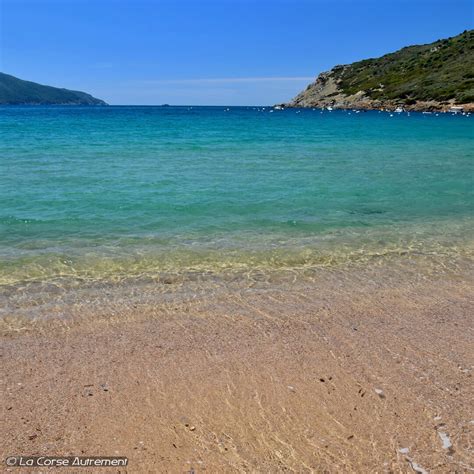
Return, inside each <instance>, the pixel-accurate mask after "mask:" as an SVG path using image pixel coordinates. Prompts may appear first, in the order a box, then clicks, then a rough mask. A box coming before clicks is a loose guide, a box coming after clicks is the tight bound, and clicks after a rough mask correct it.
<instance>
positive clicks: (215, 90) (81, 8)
mask: <svg viewBox="0 0 474 474" xmlns="http://www.w3.org/2000/svg"><path fill="white" fill-rule="evenodd" d="M473 8H474V0H332V1H331V0H89V1H88V0H25V1H24V0H0V70H1V71H2V72H6V73H9V74H13V75H15V76H18V77H20V78H22V79H29V80H32V81H36V82H40V83H43V84H49V85H54V86H60V87H67V88H70V89H79V90H84V91H86V92H89V93H91V94H93V95H95V96H97V97H100V98H101V99H104V100H106V101H107V102H109V103H111V104H162V103H170V104H209V105H252V104H262V105H263V104H273V103H277V102H283V101H286V100H288V99H290V98H291V97H293V96H294V95H296V93H297V92H299V91H300V90H301V89H302V88H304V87H305V86H306V84H307V83H308V82H310V81H311V80H312V79H313V78H314V76H316V75H317V74H318V73H319V72H321V71H324V70H327V69H330V68H331V67H332V66H334V65H336V64H343V63H349V62H352V61H355V60H358V59H363V58H367V57H375V56H380V55H382V54H384V53H387V52H390V51H394V50H396V49H399V48H400V47H403V46H406V45H410V44H418V43H428V42H431V41H434V40H436V39H438V38H443V37H448V36H453V35H455V34H458V33H460V32H461V31H463V30H465V29H472V28H473V23H474V11H473Z"/></svg>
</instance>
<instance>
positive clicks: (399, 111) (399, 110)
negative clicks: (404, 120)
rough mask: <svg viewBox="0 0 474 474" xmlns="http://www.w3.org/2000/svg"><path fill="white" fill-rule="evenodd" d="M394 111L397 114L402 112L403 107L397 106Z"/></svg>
mask: <svg viewBox="0 0 474 474" xmlns="http://www.w3.org/2000/svg"><path fill="white" fill-rule="evenodd" d="M395 112H396V113H397V114H401V113H402V112H404V110H403V107H397V108H396V109H395Z"/></svg>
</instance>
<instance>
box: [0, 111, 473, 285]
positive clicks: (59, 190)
mask: <svg viewBox="0 0 474 474" xmlns="http://www.w3.org/2000/svg"><path fill="white" fill-rule="evenodd" d="M473 137H474V117H473V116H462V115H458V116H451V115H449V114H440V115H439V116H436V115H434V114H433V115H423V114H414V113H412V114H411V115H410V116H408V115H406V114H400V115H398V114H395V116H393V117H391V116H390V114H388V113H378V112H367V113H359V114H356V113H350V114H349V113H348V112H343V111H334V112H327V111H326V112H324V113H321V111H319V110H315V111H313V110H302V111H296V110H285V111H274V112H270V109H269V108H266V109H265V110H262V109H261V108H252V107H248V108H244V107H242V108H239V107H231V108H230V109H228V110H226V108H225V107H193V108H189V107H167V108H163V107H104V108H87V107H76V108H73V107H69V108H68V107H8V108H7V107H4V108H0V171H1V177H2V178H1V181H0V283H18V282H21V281H25V280H48V279H54V278H57V277H74V278H75V277H79V278H91V279H101V278H107V279H116V278H118V279H120V278H123V277H129V276H140V275H144V274H146V275H155V274H159V273H160V272H163V271H177V272H179V271H188V270H211V271H216V270H219V269H222V268H226V269H233V268H235V269H247V268H254V267H262V268H265V267H276V268H278V267H292V266H312V265H321V264H324V265H330V264H333V263H337V262H342V261H347V260H351V259H364V258H371V257H373V256H381V255H391V254H397V255H400V254H401V255H405V254H406V255H411V254H416V255H417V256H420V255H424V254H426V255H432V254H440V255H445V254H447V255H449V254H450V253H452V254H463V253H466V254H467V253H469V254H470V252H471V249H472V246H471V244H472V231H473V220H472V213H473V210H474V196H473V171H474V169H473V164H474V161H473V159H474V151H473V150H474V146H473V145H474V140H473Z"/></svg>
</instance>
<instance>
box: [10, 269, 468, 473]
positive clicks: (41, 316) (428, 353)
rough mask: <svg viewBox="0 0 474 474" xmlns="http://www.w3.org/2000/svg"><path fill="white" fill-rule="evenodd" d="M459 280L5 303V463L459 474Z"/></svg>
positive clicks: (147, 291)
mask: <svg viewBox="0 0 474 474" xmlns="http://www.w3.org/2000/svg"><path fill="white" fill-rule="evenodd" d="M468 268H469V265H465V266H464V267H463V269H462V270H459V269H457V270H456V271H454V272H453V271H445V270H444V269H443V268H442V267H435V268H434V270H433V269H432V270H431V271H429V272H427V271H419V270H418V269H416V268H412V267H410V265H406V266H404V267H400V268H398V267H397V268H396V267H394V266H384V265H379V264H374V265H367V266H366V267H365V268H364V269H361V268H357V267H354V268H344V269H340V270H338V269H332V270H329V269H327V270H320V271H318V272H315V273H314V274H311V275H307V274H306V275H304V276H301V275H298V274H295V275H294V276H292V275H291V274H290V273H287V274H285V275H283V276H281V277H274V278H273V279H272V281H269V280H268V279H266V278H264V277H262V276H261V275H260V276H259V275H253V276H251V278H249V279H247V282H246V284H245V285H244V284H242V282H241V281H240V282H239V281H236V280H235V281H234V280H231V279H229V280H227V281H224V282H221V283H219V284H216V283H215V282H211V283H209V282H207V283H206V282H203V281H199V280H196V281H194V282H192V281H191V282H188V283H186V284H184V285H181V284H178V283H177V282H176V281H174V280H173V279H170V280H169V281H162V282H159V283H157V282H143V283H142V284H140V285H138V284H136V285H128V286H120V285H118V286H117V285H116V286H113V285H111V286H110V287H106V288H105V287H104V288H100V289H97V290H96V293H94V291H93V290H91V289H89V290H88V292H87V295H88V296H87V297H86V296H85V294H86V293H84V294H82V293H81V292H80V291H79V290H77V289H76V290H69V291H59V290H58V291H57V295H56V297H54V298H53V299H52V300H51V296H50V300H49V301H47V302H46V300H45V299H44V294H43V289H40V290H35V291H36V293H34V292H33V290H32V289H30V290H31V291H30V290H28V292H29V295H30V297H29V299H28V303H25V301H23V299H22V297H21V296H18V294H19V290H18V289H16V290H11V291H10V293H8V294H7V293H5V294H4V295H3V297H4V298H7V297H8V299H9V301H10V303H9V304H10V306H9V307H8V311H7V312H11V315H12V316H11V317H6V318H5V319H4V323H3V325H2V329H3V336H2V343H1V346H2V372H3V374H2V384H3V387H2V393H3V396H4V403H3V404H2V405H3V407H2V411H3V413H2V417H3V419H4V420H5V422H4V424H3V429H2V434H1V436H2V443H1V445H2V458H5V457H6V456H7V455H19V454H23V455H33V454H48V455H62V456H64V455H90V456H92V455H97V456H99V455H109V456H111V455H120V456H127V457H128V458H129V465H128V467H127V469H126V470H123V468H122V470H121V471H120V472H133V473H135V472H171V473H174V472H176V473H181V472H193V471H194V472H197V473H198V472H213V473H214V472H262V473H266V472H298V473H299V472H330V473H333V472H334V473H341V472H358V473H368V472H413V471H416V470H418V472H424V471H426V472H430V473H437V472H439V473H445V472H446V473H447V472H468V471H469V470H472V469H474V463H473V456H472V451H470V450H472V432H473V428H474V421H473V420H474V416H473V413H472V406H473V383H472V368H473V361H474V358H473V352H474V351H473V344H472V342H473V334H472V330H473V328H472V304H471V298H472V286H471V283H472V275H471V274H470V273H469V270H468ZM44 291H46V290H44ZM48 291H49V294H50V295H51V294H53V295H54V292H52V291H51V289H48ZM31 295H33V296H31ZM35 295H36V296H35ZM71 295H75V296H71ZM12 301H13V303H12ZM22 311H23V312H24V313H22ZM26 314H34V315H35V316H34V318H36V319H28V318H27V317H26V316H24V315H26ZM47 314H49V315H50V318H49V319H46V318H45V317H46V315H47ZM22 315H23V316H22ZM7 316H8V315H7ZM3 467H4V469H5V470H8V469H7V468H6V467H5V466H3ZM423 470H424V471H423ZM11 471H12V472H20V471H19V470H18V469H16V468H12V469H11ZM30 472H31V471H30ZM62 472H65V471H64V470H63V471H62ZM77 472H82V473H84V472H86V470H84V469H82V470H78V471H77ZM98 472H103V473H105V472H118V471H108V470H107V469H100V470H98Z"/></svg>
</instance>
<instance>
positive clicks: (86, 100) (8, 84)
mask: <svg viewBox="0 0 474 474" xmlns="http://www.w3.org/2000/svg"><path fill="white" fill-rule="evenodd" d="M0 105H107V104H106V103H105V102H104V101H103V100H100V99H97V98H95V97H93V96H91V95H90V94H86V93H85V92H81V91H72V90H69V89H61V88H58V87H51V86H44V85H42V84H37V83H36V82H31V81H24V80H22V79H18V78H17V77H14V76H10V75H9V74H4V73H1V72H0Z"/></svg>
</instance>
